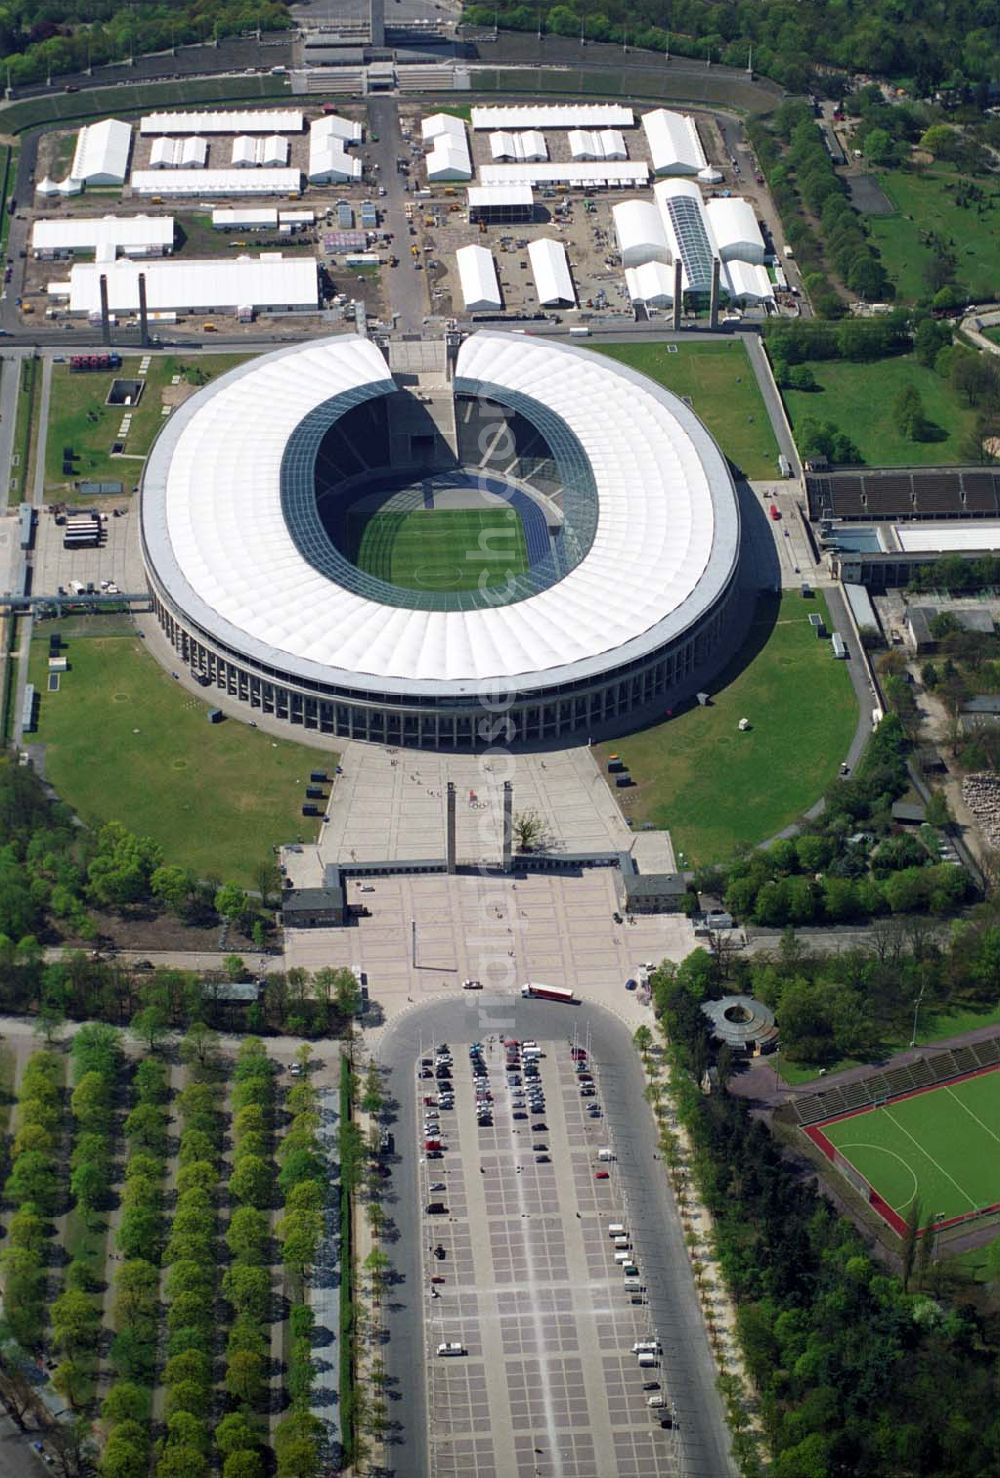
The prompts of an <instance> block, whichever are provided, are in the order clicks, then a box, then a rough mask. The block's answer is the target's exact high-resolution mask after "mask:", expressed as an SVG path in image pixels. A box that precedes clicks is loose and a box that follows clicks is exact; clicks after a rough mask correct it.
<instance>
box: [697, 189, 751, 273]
mask: <svg viewBox="0 0 1000 1478" xmlns="http://www.w3.org/2000/svg"><path fill="white" fill-rule="evenodd" d="M705 215H706V216H707V217H708V224H709V227H710V229H711V232H712V236H713V237H714V239H715V244H716V246H717V247H718V251H719V256H720V257H721V259H722V261H724V262H729V261H732V260H733V259H734V258H735V259H736V260H737V261H740V262H752V263H755V264H756V265H757V266H762V265H763V262H764V238H763V236H762V235H761V233H760V227H759V226H758V224H757V216H756V214H755V213H754V208H753V206H752V205H751V204H750V202H749V200H742V199H740V198H739V197H737V196H733V197H732V198H730V199H729V200H722V199H716V200H709V201H708V202H707V203H706V205H705Z"/></svg>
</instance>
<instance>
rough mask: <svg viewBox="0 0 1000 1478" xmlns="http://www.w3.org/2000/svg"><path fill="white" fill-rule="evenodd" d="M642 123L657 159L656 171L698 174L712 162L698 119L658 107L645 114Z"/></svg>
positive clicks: (650, 147) (659, 172) (651, 156)
mask: <svg viewBox="0 0 1000 1478" xmlns="http://www.w3.org/2000/svg"><path fill="white" fill-rule="evenodd" d="M642 126H643V129H644V130H645V134H646V140H647V142H648V144H649V155H650V158H651V159H652V161H653V173H654V174H658V175H662V174H679V175H686V174H690V175H696V174H697V173H698V172H699V170H702V169H704V168H705V166H706V164H707V163H708V161H707V160H706V158H705V151H704V149H703V148H702V146H701V139H700V138H699V137H698V130H697V128H696V127H695V123H694V119H693V118H690V117H688V115H687V114H686V113H672V112H671V111H670V109H669V108H656V109H655V110H654V111H653V112H652V113H645V114H643V119H642Z"/></svg>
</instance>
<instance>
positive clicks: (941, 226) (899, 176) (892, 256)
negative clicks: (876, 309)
mask: <svg viewBox="0 0 1000 1478" xmlns="http://www.w3.org/2000/svg"><path fill="white" fill-rule="evenodd" d="M970 179H971V177H970V176H963V175H960V174H958V173H957V171H956V170H955V169H954V168H952V167H951V166H949V165H945V164H935V165H932V166H930V167H928V168H926V169H920V170H916V169H914V170H905V169H892V170H886V171H885V172H883V173H880V174H879V175H878V182H879V184H880V185H881V187H882V189H883V190H884V191H885V193H886V195H888V197H889V199H890V200H891V201H892V203H893V204H894V205H895V207H896V214H895V215H891V216H869V217H868V226H869V229H870V230H871V233H872V237H873V239H874V241H875V244H876V245H877V246H878V249H879V253H880V255H881V257H882V261H883V262H884V263H885V267H886V271H887V272H888V273H889V275H890V277H891V278H892V280H893V282H894V283H895V284H896V290H897V295H898V296H899V297H901V298H905V299H911V300H912V299H914V298H919V297H922V296H923V295H924V294H925V293H926V291H927V283H926V281H925V279H924V270H925V268H926V267H927V264H928V263H929V262H930V261H931V260H932V259H933V256H934V251H935V249H934V247H932V246H931V245H930V244H929V243H928V241H927V239H926V238H927V236H928V234H930V233H934V234H936V235H938V236H940V237H942V238H943V239H944V240H945V241H946V242H948V243H950V244H951V250H952V251H953V252H954V254H955V257H956V259H957V262H958V268H957V275H958V280H959V281H960V282H961V283H963V284H964V285H965V286H966V287H967V288H968V289H969V291H970V292H971V294H972V297H973V300H974V301H975V302H980V303H986V302H992V301H993V300H994V298H995V297H996V295H997V293H998V292H1000V186H998V184H997V181H996V180H995V179H992V178H982V179H977V180H975V181H974V182H973V183H975V184H976V185H978V186H979V188H980V189H981V190H982V192H983V194H984V197H985V199H984V200H983V201H981V202H979V203H977V204H974V205H970V206H959V205H956V204H955V187H956V185H957V184H959V183H960V182H962V181H965V182H969V181H970Z"/></svg>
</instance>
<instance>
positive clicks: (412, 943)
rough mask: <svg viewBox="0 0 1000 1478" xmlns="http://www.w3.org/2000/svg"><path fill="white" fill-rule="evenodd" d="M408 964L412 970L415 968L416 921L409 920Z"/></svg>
mask: <svg viewBox="0 0 1000 1478" xmlns="http://www.w3.org/2000/svg"><path fill="white" fill-rule="evenodd" d="M410 964H411V965H412V967H413V969H414V970H415V969H416V968H417V921H416V919H411V920H410Z"/></svg>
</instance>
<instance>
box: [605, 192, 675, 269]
mask: <svg viewBox="0 0 1000 1478" xmlns="http://www.w3.org/2000/svg"><path fill="white" fill-rule="evenodd" d="M611 218H612V220H613V222H614V227H615V236H616V237H617V239H618V250H619V251H620V252H621V258H622V266H623V267H625V268H628V267H642V266H644V265H645V263H646V262H666V263H669V262H671V261H672V260H673V258H672V256H671V252H670V244H669V242H668V241H667V233H666V231H665V229H664V226H663V219H662V217H661V215H660V212H659V210H658V209H657V207H656V206H655V205H654V204H653V202H652V201H651V200H623V201H622V202H621V204H620V205H616V206H615V207H614V209H613V210H612V212H611Z"/></svg>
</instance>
